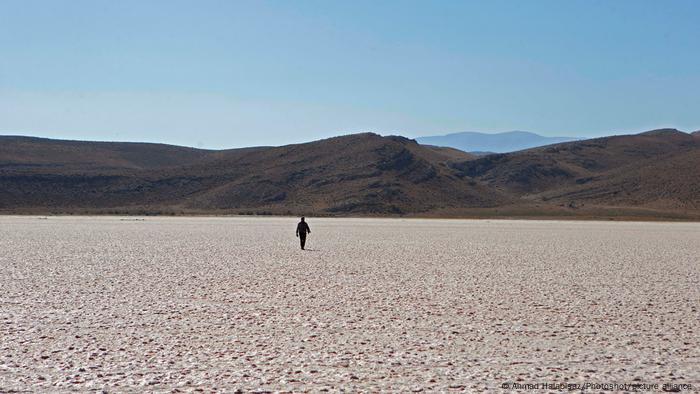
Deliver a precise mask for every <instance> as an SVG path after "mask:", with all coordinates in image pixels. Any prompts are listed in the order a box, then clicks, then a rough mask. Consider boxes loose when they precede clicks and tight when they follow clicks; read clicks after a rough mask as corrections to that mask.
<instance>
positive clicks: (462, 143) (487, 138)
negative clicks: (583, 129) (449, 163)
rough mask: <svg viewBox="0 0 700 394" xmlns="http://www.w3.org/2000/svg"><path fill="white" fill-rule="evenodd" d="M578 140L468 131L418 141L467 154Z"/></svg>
mask: <svg viewBox="0 0 700 394" xmlns="http://www.w3.org/2000/svg"><path fill="white" fill-rule="evenodd" d="M577 139H578V138H572V137H544V136H541V135H538V134H535V133H529V132H526V131H510V132H506V133H497V134H486V133H478V132H473V131H466V132H462V133H453V134H447V135H438V136H428V137H418V138H416V141H418V143H420V144H426V145H437V146H445V147H451V148H455V149H459V150H461V151H465V152H494V153H506V152H514V151H518V150H522V149H528V148H534V147H538V146H544V145H550V144H556V143H560V142H567V141H574V140H577Z"/></svg>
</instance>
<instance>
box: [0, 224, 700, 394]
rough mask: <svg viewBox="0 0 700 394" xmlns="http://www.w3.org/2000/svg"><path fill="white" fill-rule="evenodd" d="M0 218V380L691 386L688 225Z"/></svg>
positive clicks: (692, 291)
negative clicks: (299, 231) (300, 232)
mask: <svg viewBox="0 0 700 394" xmlns="http://www.w3.org/2000/svg"><path fill="white" fill-rule="evenodd" d="M309 224H310V227H311V230H312V234H311V235H310V237H309V241H308V245H307V247H308V248H309V250H307V251H301V250H299V247H298V243H297V240H296V238H295V237H294V229H295V225H296V219H294V218H151V217H149V218H145V219H143V220H141V219H139V220H135V219H133V218H129V219H120V218H116V217H99V218H95V217H80V218H77V217H76V218H72V217H49V218H38V217H0V266H1V267H2V272H0V289H2V290H1V291H0V305H1V308H0V392H12V391H19V392H25V391H28V392H67V391H98V392H99V391H106V392H144V391H145V392H193V391H204V392H212V391H224V392H233V391H236V390H241V391H243V392H250V391H294V392H305V391H313V392H317V391H323V390H329V391H348V392H356V391H367V392H376V391H390V392H407V391H426V392H436V391H439V392H444V391H452V390H454V391H457V390H464V391H470V392H473V391H480V390H487V389H490V390H495V391H500V390H501V387H502V386H501V385H502V384H503V383H504V382H518V383H537V382H547V383H557V382H568V383H581V382H593V383H649V384H653V383H658V384H663V383H685V384H693V386H694V387H693V389H692V390H696V389H698V387H700V340H699V334H698V331H699V324H698V323H699V322H700V311H699V310H698V309H699V308H700V302H699V301H700V269H699V268H700V263H699V257H698V256H700V224H697V223H695V224H693V223H617V222H556V221H469V220H409V219H406V220H403V219H310V220H309Z"/></svg>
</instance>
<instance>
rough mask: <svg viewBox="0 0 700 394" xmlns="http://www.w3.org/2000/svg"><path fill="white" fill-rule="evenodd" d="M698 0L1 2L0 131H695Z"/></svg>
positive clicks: (221, 135)
mask: <svg viewBox="0 0 700 394" xmlns="http://www.w3.org/2000/svg"><path fill="white" fill-rule="evenodd" d="M699 15H700V1H695V0H689V1H680V0H669V1H644V0H630V1H625V0H615V1H609V0H604V1H595V0H585V1H577V0H567V1H559V0H556V1H544V0H542V1H537V0H533V1H520V0H513V1H500V0H489V1H466V0H465V1H439V0H434V1H433V0H431V1H428V0H425V1H410V0H401V1H390V0H382V1H362V0H353V1H340V0H337V1H329V0H322V1H302V0H299V1H233V0H231V1H228V0H222V1H214V0H197V1H195V0H190V1H179V0H167V1H165V0H163V1H156V0H119V1H113V0H64V1H59V0H45V1H36V0H17V1H15V0H0V134H6V135H7V134H11V135H33V136H41V137H49V138H65V139H83V140H108V141H146V142H163V143H171V144H178V145H186V146H195V147H202V148H212V149H217V148H233V147H242V146H254V145H283V144H288V143H296V142H304V141H310V140H314V139H319V138H324V137H330V136H335V135H342V134H349V133H355V132H364V131H373V132H377V133H380V134H383V135H388V134H399V135H404V136H407V137H418V136H424V135H438V134H446V133H451V132H459V131H482V132H501V131H510V130H527V131H532V132H537V133H539V134H542V135H546V136H560V135H564V136H577V137H589V136H590V137H593V136H601V135H610V134H624V133H632V132H639V131H644V130H649V129H654V128H660V127H675V128H678V129H681V130H685V131H693V130H698V129H700V23H698V16H699Z"/></svg>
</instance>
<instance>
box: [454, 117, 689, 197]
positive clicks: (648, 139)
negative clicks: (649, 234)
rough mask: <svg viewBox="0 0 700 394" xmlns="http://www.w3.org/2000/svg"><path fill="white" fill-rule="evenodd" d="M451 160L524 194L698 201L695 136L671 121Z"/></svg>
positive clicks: (467, 173) (475, 174)
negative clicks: (629, 132) (650, 127)
mask: <svg viewBox="0 0 700 394" xmlns="http://www.w3.org/2000/svg"><path fill="white" fill-rule="evenodd" d="M455 168H459V169H460V170H461V171H462V172H463V174H464V175H465V176H469V177H472V178H475V179H478V180H480V181H482V182H484V183H486V184H488V185H490V186H492V187H497V188H500V189H502V190H505V191H507V192H508V193H509V194H511V195H514V196H518V197H520V198H521V199H526V200H530V201H541V202H549V203H567V204H569V205H572V206H576V205H578V206H580V205H582V204H586V203H588V204H594V205H598V206H615V207H649V208H661V209H698V208H700V205H699V203H700V193H699V192H698V191H699V187H700V186H699V185H700V139H698V138H695V137H694V136H693V135H690V134H686V133H683V132H680V131H678V130H673V129H662V130H653V131H650V132H646V133H642V134H637V135H630V136H615V137H606V138H597V139H591V140H585V141H576V142H569V143H563V144H558V145H551V146H547V147H541V148H534V149H529V150H524V151H520V152H513V153H510V154H502V155H491V156H486V157H483V158H479V159H476V160H470V161H465V162H461V163H457V164H455Z"/></svg>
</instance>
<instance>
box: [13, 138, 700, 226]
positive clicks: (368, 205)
mask: <svg viewBox="0 0 700 394" xmlns="http://www.w3.org/2000/svg"><path fill="white" fill-rule="evenodd" d="M698 137H699V136H698V134H697V133H696V134H686V133H683V132H680V131H677V130H671V129H664V130H654V131H651V132H647V133H642V134H638V135H626V136H614V137H606V138H598V139H591V140H584V141H574V142H567V143H561V144H555V145H548V146H545V147H538V148H533V149H528V150H522V151H517V152H512V153H507V154H494V155H488V156H484V157H477V156H474V155H470V154H468V153H465V152H461V151H458V150H455V149H451V148H442V147H434V146H425V145H420V144H418V143H416V142H415V141H413V140H409V139H406V138H403V137H382V136H379V135H376V134H371V133H365V134H354V135H348V136H342V137H335V138H329V139H325V140H320V141H314V142H309V143H305V144H296V145H287V146H281V147H257V148H245V149H231V150H223V151H208V150H199V149H192V148H183V147H177V146H169V145H158V144H131V143H93V142H80V141H53V140H45V139H33V138H25V137H0V142H2V144H0V212H5V213H16V212H35V213H51V212H78V213H80V212H98V213H99V212H102V213H109V212H113V213H116V212H120V213H123V212H130V213H139V212H163V213H168V212H171V213H179V212H190V213H270V214H308V215H395V214H408V215H438V216H473V215H479V216H492V215H501V216H502V215H506V216H508V215H516V216H562V215H564V216H584V217H586V216H595V217H601V216H610V215H614V216H623V217H630V216H640V215H641V216H644V217H653V216H663V217H686V218H691V217H692V218H700V138H698Z"/></svg>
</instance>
